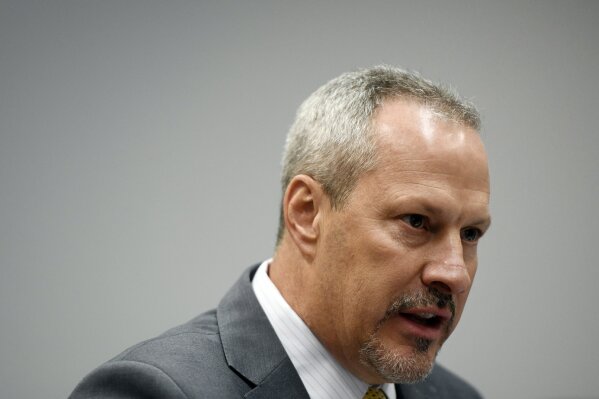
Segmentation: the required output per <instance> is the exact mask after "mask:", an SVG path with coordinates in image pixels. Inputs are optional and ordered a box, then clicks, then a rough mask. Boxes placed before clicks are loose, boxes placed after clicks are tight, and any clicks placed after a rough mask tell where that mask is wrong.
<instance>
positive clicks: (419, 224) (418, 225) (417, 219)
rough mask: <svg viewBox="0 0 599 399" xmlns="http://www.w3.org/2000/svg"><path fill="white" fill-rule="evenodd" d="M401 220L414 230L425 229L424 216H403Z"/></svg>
mask: <svg viewBox="0 0 599 399" xmlns="http://www.w3.org/2000/svg"><path fill="white" fill-rule="evenodd" d="M401 220H403V221H404V222H406V223H407V224H409V225H410V226H412V227H413V228H415V229H424V228H426V222H427V221H426V216H422V215H418V214H416V213H413V214H410V215H404V216H402V217H401Z"/></svg>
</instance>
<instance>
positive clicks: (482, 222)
mask: <svg viewBox="0 0 599 399" xmlns="http://www.w3.org/2000/svg"><path fill="white" fill-rule="evenodd" d="M412 198H416V197H412ZM420 200H421V201H422V202H421V203H422V207H423V209H424V210H425V211H426V212H428V213H431V214H433V215H443V214H445V213H447V212H445V210H444V209H443V208H439V207H436V206H434V205H432V204H431V203H430V202H429V201H427V200H426V199H424V198H421V199H420ZM468 224H470V225H472V226H480V227H482V228H483V229H484V231H487V230H489V227H491V215H487V216H483V217H480V218H477V219H474V221H473V222H472V223H468Z"/></svg>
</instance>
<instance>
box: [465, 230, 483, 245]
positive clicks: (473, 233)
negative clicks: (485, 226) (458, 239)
mask: <svg viewBox="0 0 599 399" xmlns="http://www.w3.org/2000/svg"><path fill="white" fill-rule="evenodd" d="M460 235H461V236H462V240H464V241H468V242H476V241H478V239H479V238H480V237H481V236H482V232H481V231H480V230H479V229H477V228H475V227H468V228H465V229H464V230H462V232H461V234H460Z"/></svg>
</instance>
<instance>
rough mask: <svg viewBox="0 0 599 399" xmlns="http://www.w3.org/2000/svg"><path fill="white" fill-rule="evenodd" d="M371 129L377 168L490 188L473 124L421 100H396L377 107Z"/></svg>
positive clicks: (484, 157)
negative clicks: (442, 112) (434, 108)
mask: <svg viewBox="0 0 599 399" xmlns="http://www.w3.org/2000/svg"><path fill="white" fill-rule="evenodd" d="M373 130H374V137H375V142H376V145H377V158H378V159H377V168H376V169H383V170H385V172H386V173H393V172H397V173H401V177H403V178H407V177H408V176H411V177H412V178H414V177H417V175H419V174H420V175H421V174H431V173H433V174H440V175H443V176H445V177H446V178H447V179H449V180H452V181H453V182H454V183H455V184H456V185H467V186H469V187H468V188H470V189H475V190H479V191H485V192H487V193H488V191H489V188H488V184H489V178H488V166H487V155H486V152H485V149H484V145H483V143H482V140H481V138H480V135H479V134H478V132H477V131H475V130H474V129H472V128H470V127H468V126H465V125H463V124H462V123H459V122H457V121H453V120H450V119H448V118H446V117H444V116H442V115H441V114H439V113H437V112H435V111H434V110H433V109H431V108H430V107H428V106H426V105H422V104H420V103H418V102H414V101H409V100H405V99H392V100H388V101H385V102H384V103H383V104H382V105H381V106H380V107H379V108H377V110H376V112H375V114H374V116H373ZM395 177H396V178H397V177H400V176H395Z"/></svg>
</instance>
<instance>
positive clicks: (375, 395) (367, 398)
mask: <svg viewBox="0 0 599 399" xmlns="http://www.w3.org/2000/svg"><path fill="white" fill-rule="evenodd" d="M362 399H387V395H385V392H383V390H382V389H381V388H378V387H370V388H368V391H366V393H365V394H364V397H363V398H362Z"/></svg>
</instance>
